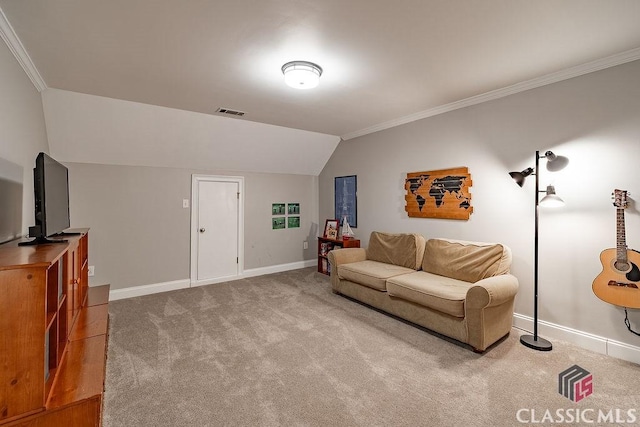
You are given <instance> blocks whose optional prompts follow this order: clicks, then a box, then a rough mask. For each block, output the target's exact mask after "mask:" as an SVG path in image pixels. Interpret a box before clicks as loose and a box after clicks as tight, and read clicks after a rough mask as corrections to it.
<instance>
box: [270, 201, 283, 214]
mask: <svg viewBox="0 0 640 427" xmlns="http://www.w3.org/2000/svg"><path fill="white" fill-rule="evenodd" d="M284 212H285V210H284V203H273V204H272V205H271V215H284Z"/></svg>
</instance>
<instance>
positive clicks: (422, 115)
mask: <svg viewBox="0 0 640 427" xmlns="http://www.w3.org/2000/svg"><path fill="white" fill-rule="evenodd" d="M638 59H640V48H636V49H631V50H628V51H626V52H622V53H619V54H616V55H611V56H608V57H606V58H602V59H598V60H595V61H591V62H587V63H586V64H582V65H577V66H575V67H571V68H567V69H565V70H561V71H558V72H555V73H551V74H547V75H544V76H541V77H536V78H534V79H531V80H526V81H524V82H520V83H516V84H514V85H511V86H507V87H504V88H500V89H496V90H492V91H490V92H486V93H483V94H480V95H476V96H472V97H470V98H465V99H462V100H460V101H455V102H451V103H449V104H444V105H441V106H438V107H435V108H430V109H428V110H424V111H420V112H417V113H414V114H410V115H408V116H404V117H399V118H397V119H394V120H389V121H386V122H383V123H380V124H377V125H374V126H371V127H368V128H364V129H361V130H358V131H355V132H350V133H347V134H345V135H342V136H341V138H342V140H348V139H353V138H357V137H359V136H364V135H368V134H371V133H374V132H378V131H381V130H385V129H390V128H393V127H396V126H400V125H404V124H407V123H411V122H415V121H417V120H421V119H426V118H427V117H433V116H437V115H438V114H443V113H447V112H449V111H453V110H457V109H459V108H465V107H470V106H472V105H476V104H481V103H483V102H487V101H493V100H494V99H499V98H504V97H505V96H509V95H514V94H516V93H520V92H524V91H526V90H530V89H535V88H538V87H542V86H546V85H550V84H552V83H557V82H560V81H563V80H568V79H571V78H574V77H579V76H582V75H584V74H589V73H593V72H595V71H600V70H604V69H605V68H610V67H615V66H616V65H622V64H626V63H627V62H632V61H636V60H638Z"/></svg>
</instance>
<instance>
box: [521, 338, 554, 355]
mask: <svg viewBox="0 0 640 427" xmlns="http://www.w3.org/2000/svg"><path fill="white" fill-rule="evenodd" d="M520 343H522V345H524V346H526V347H529V348H532V349H534V350H538V351H551V349H552V348H553V345H552V344H551V343H550V342H549V341H547V340H545V339H544V338H540V337H534V336H533V335H522V336H521V337H520Z"/></svg>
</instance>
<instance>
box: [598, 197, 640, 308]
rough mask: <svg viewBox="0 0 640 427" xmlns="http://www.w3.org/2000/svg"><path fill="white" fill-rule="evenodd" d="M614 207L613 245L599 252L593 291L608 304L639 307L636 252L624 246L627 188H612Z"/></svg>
mask: <svg viewBox="0 0 640 427" xmlns="http://www.w3.org/2000/svg"><path fill="white" fill-rule="evenodd" d="M613 205H614V206H615V207H616V247H615V249H613V248H611V249H605V250H604V251H602V253H601V254H600V262H601V263H602V272H601V273H600V274H598V277H596V278H595V280H594V281H593V285H592V286H591V288H592V289H593V293H594V294H596V296H597V297H598V298H600V299H601V300H602V301H605V302H608V303H609V304H614V305H619V306H621V307H628V308H640V289H639V287H640V268H638V266H639V265H640V252H638V251H635V250H633V249H627V243H626V236H625V229H624V228H625V227H624V210H625V208H626V207H627V206H628V202H627V191H625V190H615V191H614V192H613Z"/></svg>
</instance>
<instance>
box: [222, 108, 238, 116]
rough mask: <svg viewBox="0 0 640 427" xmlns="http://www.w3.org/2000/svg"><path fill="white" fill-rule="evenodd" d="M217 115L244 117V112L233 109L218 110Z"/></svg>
mask: <svg viewBox="0 0 640 427" xmlns="http://www.w3.org/2000/svg"><path fill="white" fill-rule="evenodd" d="M216 113H222V114H229V115H231V116H238V117H242V116H244V111H238V110H232V109H231V108H218V109H217V110H216Z"/></svg>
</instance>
